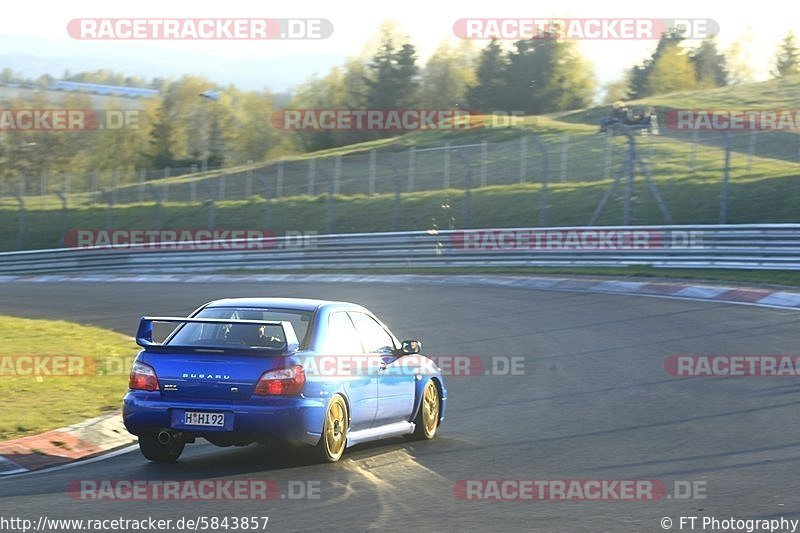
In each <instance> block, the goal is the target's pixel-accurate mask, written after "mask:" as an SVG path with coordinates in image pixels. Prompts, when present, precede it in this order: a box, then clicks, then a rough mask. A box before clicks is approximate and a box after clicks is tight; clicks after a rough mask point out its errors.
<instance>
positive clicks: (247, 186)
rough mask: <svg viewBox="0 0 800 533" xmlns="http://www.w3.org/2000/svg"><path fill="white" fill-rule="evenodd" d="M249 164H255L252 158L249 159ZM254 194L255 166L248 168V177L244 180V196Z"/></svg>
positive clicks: (248, 196) (247, 196)
mask: <svg viewBox="0 0 800 533" xmlns="http://www.w3.org/2000/svg"><path fill="white" fill-rule="evenodd" d="M247 164H248V166H249V165H252V164H253V161H252V160H249V161H247ZM252 195H253V168H252V167H250V168H248V169H247V177H246V178H245V180H244V197H245V198H250V196H252Z"/></svg>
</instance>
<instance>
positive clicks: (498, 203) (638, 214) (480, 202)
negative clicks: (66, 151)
mask: <svg viewBox="0 0 800 533" xmlns="http://www.w3.org/2000/svg"><path fill="white" fill-rule="evenodd" d="M631 104H632V105H634V106H645V105H653V106H656V107H657V108H658V109H659V110H661V112H664V111H666V110H668V109H681V108H714V109H720V108H732V109H742V108H746V109H753V108H762V109H782V108H792V109H794V108H800V76H798V77H795V78H791V79H788V80H774V81H769V82H764V83H756V84H748V85H740V86H735V87H726V88H722V89H714V90H707V91H694V92H681V93H674V94H671V95H664V96H659V97H654V98H650V99H647V100H642V101H640V102H631ZM607 112H608V108H607V107H596V108H592V109H585V110H578V111H572V112H568V113H561V114H557V115H549V116H539V117H525V119H524V121H521V123H520V124H518V125H517V126H515V127H510V128H509V127H491V119H490V118H486V121H487V127H484V128H476V129H472V130H468V131H463V130H462V131H424V132H417V133H411V134H407V135H403V136H399V137H395V138H391V139H381V140H376V141H372V142H368V143H360V144H354V145H350V146H345V147H340V148H336V149H332V150H327V151H324V152H317V153H312V154H303V155H298V156H296V157H293V158H287V159H286V160H284V162H283V163H282V166H283V183H282V189H283V190H282V192H283V197H281V198H276V199H273V200H272V202H271V208H270V211H271V213H270V223H269V224H270V229H272V230H273V231H275V232H276V233H278V234H280V233H281V232H283V231H285V230H298V231H304V230H314V231H319V232H324V231H325V229H326V227H327V224H326V220H325V205H326V204H325V202H326V199H325V196H326V193H327V192H328V191H329V190H330V189H331V181H332V179H333V176H334V174H335V169H336V165H337V158H340V159H339V165H340V168H341V178H340V181H339V189H338V194H336V195H335V200H334V220H333V231H335V232H352V231H380V230H389V229H391V219H392V216H391V215H392V209H393V205H394V194H393V193H394V191H395V187H396V186H397V185H399V186H400V190H401V191H402V196H401V212H400V215H401V216H400V222H399V224H398V229H429V228H432V227H438V228H448V227H464V226H466V225H469V226H500V227H502V226H527V225H536V223H537V221H538V217H539V195H540V191H541V188H542V186H541V182H542V181H543V178H544V175H545V164H546V170H547V178H548V179H547V181H548V182H549V189H550V196H549V202H548V203H549V207H548V213H547V222H548V224H552V225H563V224H576V225H579V224H587V223H588V222H589V221H590V218H591V216H592V213H593V211H594V209H595V207H596V206H597V204H598V202H599V201H600V199H601V198H602V197H603V195H604V193H605V192H606V190H607V189H608V187H609V185H610V183H611V180H612V179H613V178H614V177H615V176H617V175H620V174H621V173H624V172H625V168H626V167H625V163H626V155H627V150H628V144H627V139H626V138H624V137H621V136H607V135H603V134H598V132H597V129H598V128H597V125H596V124H597V122H598V121H599V117H600V116H602V115H603V114H605V113H607ZM523 139H525V141H523ZM537 140H538V141H540V142H541V147H543V148H544V152H543V151H542V150H541V149H540V144H539V143H537ZM695 140H696V141H697V142H693V141H695ZM523 142H524V145H523ZM728 142H729V144H730V146H731V150H732V153H731V158H730V176H729V178H730V189H729V196H730V209H729V219H728V221H729V222H790V221H791V222H797V221H800V180H799V179H798V178H800V162H798V161H799V160H800V135H798V133H797V132H794V131H791V132H784V131H780V132H759V133H758V134H757V135H755V136H752V135H751V134H749V133H748V132H743V133H735V134H732V135H731V136H730V139H729V141H728ZM446 143H450V145H451V147H453V148H452V149H451V151H450V155H449V165H450V175H449V179H448V180H447V181H449V183H446V178H445V175H444V158H445V152H444V151H442V150H437V148H441V147H442V146H444V145H445V144H446ZM484 143H485V144H484ZM723 144H724V138H723V136H722V135H721V134H719V133H702V134H700V135H698V136H697V137H696V138H694V139H693V137H692V135H691V134H687V133H685V132H676V131H671V130H668V129H667V128H664V127H662V128H661V135H660V136H640V137H638V136H637V137H636V147H637V150H638V152H639V154H640V157H641V158H642V159H643V161H644V162H645V163H646V166H647V168H648V169H649V171H650V172H651V173H652V176H653V181H654V183H655V184H656V186H657V187H658V189H659V190H660V191H661V193H662V194H663V196H664V198H665V200H666V202H667V205H668V206H669V209H670V211H671V213H672V215H673V218H674V221H675V222H676V223H715V222H717V221H718V220H719V196H720V184H721V181H722V176H723V171H722V169H723V163H724V151H723V150H722V146H723ZM412 147H413V148H414V155H413V157H414V167H413V168H414V173H413V180H414V186H413V190H411V191H410V190H409V168H410V162H409V161H410V159H409V158H410V157H412V156H411V155H410V149H411V148H412ZM372 151H374V154H375V155H374V160H373V159H371V157H372V156H371V152H372ZM456 151H457V152H458V153H456ZM522 153H525V154H526V157H525V158H524V160H522V159H521V154H522ZM312 161H313V163H312ZM371 162H374V168H375V171H374V178H375V180H374V194H369V187H368V182H369V176H370V165H371ZM395 169H396V170H397V172H396V173H395ZM277 172H278V164H277V163H276V162H270V163H261V164H254V165H252V166H249V167H238V168H235V169H227V170H226V172H225V173H224V176H225V177H224V179H220V176H221V175H222V173H220V172H213V173H207V174H196V175H188V176H181V177H175V178H167V179H163V180H154V181H151V182H148V188H147V189H142V188H141V187H140V186H139V185H129V186H124V187H119V188H118V189H117V190H116V191H115V204H116V205H115V208H114V210H113V214H112V226H113V227H117V228H125V227H129V228H154V227H156V226H157V225H158V222H157V221H158V217H157V216H156V213H157V210H156V207H155V202H154V197H153V195H152V193H151V191H152V190H153V189H157V190H160V191H161V194H165V195H166V199H167V200H166V202H165V203H164V205H163V206H162V210H161V227H164V228H197V227H203V228H205V227H209V225H210V208H209V206H208V204H207V200H208V199H209V198H215V199H216V200H217V207H216V210H215V213H214V225H215V226H216V227H217V228H238V229H245V228H261V227H263V226H264V206H265V203H264V202H263V199H261V197H260V194H261V193H262V192H263V191H265V190H266V192H267V193H268V195H269V196H270V197H273V198H274V197H275V196H276V193H277V188H278V184H277ZM310 173H311V174H313V177H314V180H313V181H314V183H313V188H312V187H309V174H310ZM470 178H471V183H472V187H473V191H472V210H471V217H470V219H469V220H465V219H464V213H463V209H462V201H463V198H464V188H465V187H466V184H467V182H468V179H470ZM643 178H644V176H643V175H642V173H641V172H637V176H636V185H635V190H634V196H633V221H634V222H635V223H648V224H654V223H662V222H664V220H663V218H662V217H661V215H660V214H659V212H658V210H657V209H656V205H655V202H654V201H653V198H652V196H651V194H650V192H649V190H648V189H647V187H646V185H645V182H644V179H643ZM482 182H485V185H486V186H482ZM523 182H524V183H523ZM446 184H447V185H449V186H448V187H445V185H446ZM101 185H102V182H101ZM34 190H35V189H34ZM29 192H30V191H29ZM622 194H623V191H622V187H620V188H619V189H618V190H617V191H616V193H615V194H614V195H613V196H612V198H611V199H610V203H609V205H608V207H607V208H606V210H605V212H604V213H603V215H602V216H601V217H600V218H599V219H598V222H599V223H602V224H619V223H621V222H622V214H621V209H622V207H621V204H622ZM25 201H26V207H27V208H26V213H25V220H24V223H25V235H24V247H25V248H28V249H30V248H41V247H52V246H58V245H59V244H60V241H61V218H60V216H61V215H60V213H59V212H58V208H59V207H60V203H59V201H58V199H57V198H56V196H55V195H54V194H49V195H45V196H40V195H29V196H26V197H25ZM69 206H70V211H69V213H68V216H67V219H66V227H68V228H103V227H105V225H106V223H107V220H108V218H109V215H108V211H107V208H106V204H105V203H104V202H103V200H102V199H101V198H99V197H98V196H96V195H95V196H92V195H90V194H88V193H76V194H73V195H70V197H69ZM18 222H19V217H18V211H17V207H16V202H15V201H14V200H13V199H12V198H9V197H5V198H3V199H2V203H0V249H3V250H11V249H15V248H16V243H17V228H18Z"/></svg>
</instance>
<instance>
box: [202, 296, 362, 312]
mask: <svg viewBox="0 0 800 533" xmlns="http://www.w3.org/2000/svg"><path fill="white" fill-rule="evenodd" d="M329 306H335V307H338V306H346V307H357V308H360V307H361V306H360V305H357V304H353V303H349V302H337V301H334V300H314V299H310V298H223V299H221V300H214V301H212V302H208V303H207V304H206V305H205V306H204V307H264V308H267V309H269V308H279V309H297V310H300V311H315V310H317V309H319V308H320V307H329Z"/></svg>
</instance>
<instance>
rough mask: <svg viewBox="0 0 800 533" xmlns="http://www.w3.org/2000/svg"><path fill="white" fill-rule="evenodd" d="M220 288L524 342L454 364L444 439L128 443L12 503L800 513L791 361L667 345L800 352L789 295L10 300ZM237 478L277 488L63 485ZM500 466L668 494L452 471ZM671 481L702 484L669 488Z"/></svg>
mask: <svg viewBox="0 0 800 533" xmlns="http://www.w3.org/2000/svg"><path fill="white" fill-rule="evenodd" d="M227 296H230V297H235V296H288V297H315V298H326V299H342V300H349V301H354V302H358V303H361V304H363V305H365V306H367V307H368V308H370V309H371V310H372V311H374V312H375V313H376V314H377V315H378V316H379V317H381V318H382V319H383V320H384V321H385V322H386V323H387V324H388V325H389V327H390V328H392V330H393V331H394V332H395V333H396V334H397V335H398V336H399V337H401V338H419V339H421V340H422V341H423V342H424V352H425V353H427V354H432V355H477V356H482V357H483V358H484V359H485V360H487V361H489V360H490V358H491V357H493V356H494V357H505V358H511V357H522V358H524V371H523V372H519V374H520V375H473V376H451V377H448V378H446V379H447V388H448V390H449V395H448V411H447V419H446V421H445V423H444V425H443V426H442V427H441V430H440V435H439V437H438V438H437V439H436V440H434V441H430V442H412V441H407V440H405V439H402V438H396V439H391V440H386V441H381V442H378V443H372V444H368V445H361V446H358V447H355V448H352V449H350V450H349V451H348V452H347V453H346V454H345V456H344V458H343V459H342V461H341V462H339V463H337V464H332V465H330V464H313V463H310V462H308V461H307V460H306V459H301V458H297V457H295V456H293V455H291V454H290V455H289V456H287V455H286V454H281V453H279V452H280V451H281V450H276V449H272V448H271V447H268V446H262V445H253V446H249V447H246V448H217V447H214V446H212V445H210V444H208V443H205V442H204V441H203V442H202V443H200V444H195V445H189V446H187V449H186V452H185V453H184V455H183V457H182V458H181V460H180V461H179V462H178V463H177V464H175V465H167V466H163V465H154V464H149V463H148V462H147V461H145V460H144V459H143V458H142V457H141V455H140V454H139V452H138V450H136V451H133V452H131V453H125V454H121V455H118V456H115V457H112V458H108V459H105V460H102V461H96V462H91V463H88V464H85V465H80V464H78V465H75V466H72V467H70V468H66V469H61V470H57V471H53V472H42V473H33V474H23V475H20V476H13V477H7V478H0V516H6V517H8V516H18V517H27V518H30V519H32V520H34V522H35V521H36V520H37V519H38V517H40V516H42V515H45V516H47V517H48V518H83V519H86V518H99V519H112V518H126V519H142V518H146V517H148V516H153V517H156V518H165V519H166V518H171V519H179V518H181V517H197V516H217V517H225V516H228V517H232V516H247V515H251V516H269V522H268V527H267V530H268V531H360V530H366V529H376V530H386V531H389V530H391V531H523V530H525V531H530V530H539V531H663V529H662V525H661V523H662V522H661V521H662V519H663V518H664V517H668V518H670V519H671V520H673V521H674V522H673V525H672V528H671V529H672V530H675V531H678V530H679V526H678V520H679V517H680V516H699V517H702V516H714V517H717V518H720V519H722V518H730V517H735V518H741V519H768V518H779V517H785V518H794V519H797V518H800V475H799V474H800V424H798V420H800V383H798V381H797V378H786V377H781V378H775V377H743V378H698V377H694V378H677V377H673V376H671V375H669V374H668V373H667V372H666V371H665V370H664V362H665V360H666V359H667V358H668V357H669V356H671V355H675V354H696V355H735V354H738V355H742V354H770V355H797V354H798V353H800V346H799V343H798V339H800V334H798V326H800V314H798V313H797V312H792V311H788V310H787V311H784V310H774V309H764V308H757V307H748V306H737V305H728V304H720V303H713V302H693V301H681V300H666V299H656V298H647V297H636V296H622V295H608V294H585V293H584V294H581V293H557V292H544V291H532V290H518V289H513V288H487V287H475V288H468V287H444V286H442V287H437V286H427V285H426V286H419V287H415V286H411V285H383V284H381V285H361V284H354V283H336V284H333V283H330V284H326V283H304V284H292V283H262V284H254V283H249V284H248V283H217V284H212V285H204V284H199V283H178V284H168V283H72V284H69V283H14V284H11V283H7V284H2V285H0V313H2V314H10V315H16V316H25V317H52V318H61V319H67V320H73V321H78V322H84V323H90V324H93V325H98V326H104V327H108V328H112V329H114V330H116V331H119V332H123V333H125V334H128V335H132V334H133V332H134V330H135V328H136V325H137V320H138V317H139V316H141V315H143V314H152V315H184V316H185V315H186V313H188V312H190V311H191V310H193V309H194V308H196V307H197V306H199V305H200V304H202V303H204V302H206V301H208V300H211V299H215V298H221V297H227ZM123 394H124V391H122V390H120V398H121V397H122V395H123ZM53 408H54V409H57V408H58V406H57V405H54V406H53ZM0 409H1V408H0ZM231 478H236V479H240V478H259V479H270V480H275V481H277V482H278V483H279V484H280V487H281V490H282V491H284V492H282V496H284V498H277V497H276V498H275V499H272V500H269V501H242V500H234V501H208V502H205V501H204V502H197V501H174V500H169V501H103V502H97V501H79V500H76V499H74V498H72V497H70V496H69V495H68V494H67V486H68V484H69V483H70V482H75V480H109V479H110V480H176V479H177V480H199V479H231ZM489 479H492V480H520V479H526V480H586V479H593V480H604V479H605V480H623V479H625V480H659V481H660V482H662V483H663V484H664V486H665V487H666V488H667V490H668V493H669V494H667V495H665V496H664V497H663V498H660V499H658V500H655V501H653V500H645V501H592V500H588V501H587V500H577V499H575V500H568V501H540V500H522V501H496V500H488V501H473V500H464V499H462V498H459V497H458V496H457V494H459V492H458V491H454V486H456V485H457V483H458V482H459V480H489ZM675 482H678V485H679V486H681V487H686V486H692V487H698V488H700V490H698V491H695V489H692V491H693V494H692V497H690V498H688V499H683V497H676V494H675V493H673V488H674V487H675ZM291 483H295V485H296V486H297V483H301V484H303V483H304V485H303V486H305V487H309V486H314V487H317V488H318V497H317V498H314V499H308V498H298V499H293V498H291V497H286V496H287V494H286V493H285V491H286V490H288V487H289V485H290V484H291ZM309 483H310V485H309ZM696 492H699V493H701V494H698V493H696ZM703 496H704V497H703ZM220 530H222V529H220ZM686 530H687V528H685V527H684V531H686Z"/></svg>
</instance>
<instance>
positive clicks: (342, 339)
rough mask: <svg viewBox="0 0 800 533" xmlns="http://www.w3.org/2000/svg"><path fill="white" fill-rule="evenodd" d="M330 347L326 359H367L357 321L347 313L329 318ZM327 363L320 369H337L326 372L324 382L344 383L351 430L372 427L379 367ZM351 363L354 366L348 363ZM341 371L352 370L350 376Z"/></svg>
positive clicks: (337, 312)
mask: <svg viewBox="0 0 800 533" xmlns="http://www.w3.org/2000/svg"><path fill="white" fill-rule="evenodd" d="M326 344H327V347H326V349H325V353H324V355H322V356H321V357H322V358H328V359H330V358H348V359H351V360H352V359H358V358H363V357H365V354H364V348H363V346H362V344H361V339H360V336H359V334H358V332H357V331H356V329H355V326H353V322H352V321H351V320H350V317H349V316H348V315H347V313H346V312H345V311H336V312H333V313H331V314H330V315H329V316H328V336H327V342H326ZM332 363H333V361H330V360H328V361H325V362H323V363H322V364H321V365H320V368H323V369H324V368H328V369H330V368H333V369H335V370H334V375H328V374H329V373H330V372H329V371H324V370H323V372H322V374H323V376H322V379H326V380H340V381H342V382H344V387H345V389H346V390H347V396H348V399H349V402H350V419H351V420H350V429H351V430H353V431H358V430H361V429H367V428H369V427H371V426H372V422H373V420H374V419H375V414H376V413H377V409H378V366H377V365H369V366H368V367H366V366H365V365H361V366H359V365H354V364H352V361H343V362H341V363H340V364H332ZM348 363H350V364H348ZM339 369H348V374H347V375H340V374H339V372H340V370H339Z"/></svg>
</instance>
